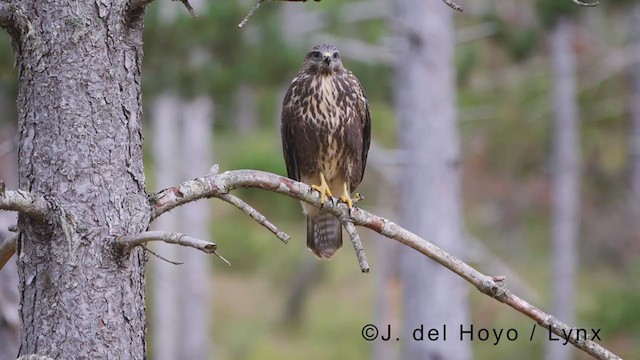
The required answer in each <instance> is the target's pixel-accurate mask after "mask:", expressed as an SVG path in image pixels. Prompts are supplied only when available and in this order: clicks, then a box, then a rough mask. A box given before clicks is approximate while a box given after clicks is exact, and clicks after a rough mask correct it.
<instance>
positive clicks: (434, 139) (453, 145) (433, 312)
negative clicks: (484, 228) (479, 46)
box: [394, 0, 471, 359]
mask: <svg viewBox="0 0 640 360" xmlns="http://www.w3.org/2000/svg"><path fill="white" fill-rule="evenodd" d="M394 10H395V14H394V15H395V24H394V25H395V26H394V27H395V28H396V30H397V33H398V35H399V39H398V42H397V49H396V50H395V51H396V54H397V65H396V66H395V72H396V75H395V89H396V90H395V91H396V112H397V115H398V117H399V120H400V128H399V141H398V143H399V144H400V146H401V147H402V150H404V152H403V153H404V154H406V156H407V163H406V164H407V165H406V166H405V167H404V168H403V170H402V174H401V176H402V179H403V182H402V187H401V189H400V199H401V205H400V216H401V219H402V223H403V224H404V225H405V226H406V227H407V228H409V229H412V230H413V231H415V233H416V234H418V235H419V236H422V237H427V238H431V239H437V241H438V245H439V246H441V247H443V248H446V249H447V250H448V251H451V252H453V253H457V254H461V253H463V246H462V243H463V236H462V232H461V226H462V221H461V192H460V165H459V163H460V144H459V139H458V130H457V124H456V105H455V103H456V95H455V88H454V85H455V80H454V76H455V75H454V66H455V65H454V63H455V62H454V59H453V52H454V44H455V40H454V29H453V19H452V12H451V9H449V8H447V7H446V6H443V5H442V3H440V2H435V1H424V0H396V1H395V4H394ZM401 257H402V267H401V276H402V282H403V283H402V285H403V318H404V321H403V328H402V334H411V333H412V332H413V330H414V329H416V328H417V327H418V326H419V325H421V324H424V327H425V328H432V327H433V328H441V327H442V326H443V325H444V324H447V326H448V327H450V328H452V327H455V326H459V325H460V324H469V323H470V320H469V310H468V293H467V288H466V286H465V284H464V282H462V281H460V280H458V279H456V278H455V276H452V274H451V273H450V272H448V271H446V269H443V268H442V267H440V266H438V265H437V264H436V263H434V262H431V261H429V260H426V259H425V258H424V257H422V256H420V255H419V254H416V253H415V252H413V251H410V250H408V249H403V251H402V254H401ZM402 346H403V354H402V356H403V358H404V359H469V358H471V342H469V341H465V342H454V341H443V339H440V341H433V342H432V341H429V342H426V341H425V342H419V341H403V342H402Z"/></svg>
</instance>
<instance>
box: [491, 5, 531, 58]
mask: <svg viewBox="0 0 640 360" xmlns="http://www.w3.org/2000/svg"><path fill="white" fill-rule="evenodd" d="M484 19H485V21H487V22H489V23H491V24H493V26H495V29H496V31H495V33H494V34H493V36H492V38H493V39H494V40H495V41H496V42H497V43H498V44H499V45H500V46H502V47H504V48H505V49H506V51H507V52H508V53H509V55H510V56H511V59H512V60H514V61H515V62H522V61H524V60H526V59H527V58H528V57H529V56H531V55H532V54H533V51H534V50H535V49H536V47H537V45H538V38H539V30H538V29H535V28H522V27H518V26H514V25H513V24H509V23H508V22H507V21H506V20H504V19H502V18H501V17H499V16H498V14H496V13H489V14H487V15H485V16H484Z"/></svg>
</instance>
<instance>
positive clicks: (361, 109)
mask: <svg viewBox="0 0 640 360" xmlns="http://www.w3.org/2000/svg"><path fill="white" fill-rule="evenodd" d="M348 79H349V83H350V85H351V87H352V89H353V91H354V92H355V93H356V96H357V100H358V101H357V105H356V106H357V116H358V120H359V123H360V124H361V128H360V130H361V131H362V152H361V153H360V155H361V157H360V161H361V163H360V165H361V166H360V167H361V169H362V171H361V172H360V174H354V175H356V176H357V177H356V178H355V179H354V180H356V181H352V183H351V189H355V188H356V187H357V186H358V184H360V181H362V177H363V176H364V169H365V167H366V166H367V155H368V153H369V146H370V145H371V114H370V113H369V101H368V100H367V95H366V94H365V93H364V89H363V88H362V84H360V81H359V80H358V78H357V77H356V76H355V75H353V74H352V73H349V76H348Z"/></svg>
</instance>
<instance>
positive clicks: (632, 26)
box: [628, 4, 640, 233]
mask: <svg viewBox="0 0 640 360" xmlns="http://www.w3.org/2000/svg"><path fill="white" fill-rule="evenodd" d="M629 33H630V34H631V39H630V42H631V46H632V47H633V49H634V50H633V52H632V56H634V57H635V61H634V62H633V63H632V64H631V66H630V68H629V75H630V76H629V78H630V82H631V97H630V103H629V115H630V121H631V124H630V128H631V130H630V134H629V153H630V165H629V185H630V195H629V206H628V207H629V210H630V214H631V219H632V224H633V225H635V226H636V228H639V227H638V225H637V224H638V222H637V219H638V218H640V60H639V59H640V4H634V5H632V7H631V13H630V18H629ZM636 233H637V232H636Z"/></svg>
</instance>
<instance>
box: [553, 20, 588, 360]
mask: <svg viewBox="0 0 640 360" xmlns="http://www.w3.org/2000/svg"><path fill="white" fill-rule="evenodd" d="M573 38H574V23H573V21H572V20H570V19H569V18H565V17H560V18H559V19H558V20H557V23H556V25H555V26H554V28H553V30H552V31H551V34H550V35H549V45H550V51H551V67H552V71H553V78H554V80H555V82H554V85H553V92H552V99H551V101H552V103H553V106H554V118H553V134H552V136H553V154H552V167H551V178H552V192H553V194H552V196H553V214H552V215H553V221H552V222H553V223H552V232H551V242H552V247H551V249H552V256H553V267H552V269H551V277H552V279H553V294H552V310H551V313H553V314H554V316H556V317H557V318H559V319H560V320H562V321H563V322H565V323H567V324H572V323H574V322H575V316H574V312H575V309H574V292H575V290H574V288H575V272H576V257H577V245H576V243H577V240H578V228H579V219H580V215H579V211H580V208H579V207H580V200H579V194H580V153H579V152H580V148H579V146H580V145H579V136H580V132H579V127H578V104H577V100H578V97H577V93H576V59H575V51H574V44H573ZM546 344H547V354H546V357H547V359H549V360H565V359H570V358H571V351H572V347H570V346H562V345H561V344H559V343H558V342H553V341H548V342H546Z"/></svg>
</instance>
